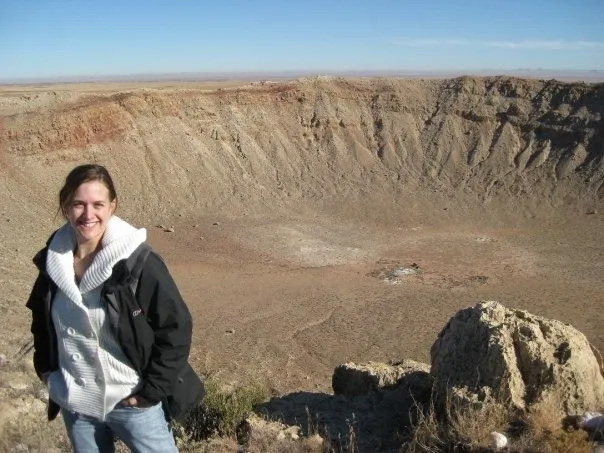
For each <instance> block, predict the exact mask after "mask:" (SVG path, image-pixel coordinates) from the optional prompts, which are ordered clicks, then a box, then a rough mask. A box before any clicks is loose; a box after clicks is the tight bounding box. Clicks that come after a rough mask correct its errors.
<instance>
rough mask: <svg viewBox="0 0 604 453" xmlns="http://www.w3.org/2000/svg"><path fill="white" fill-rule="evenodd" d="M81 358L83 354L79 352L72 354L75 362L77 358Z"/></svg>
mask: <svg viewBox="0 0 604 453" xmlns="http://www.w3.org/2000/svg"><path fill="white" fill-rule="evenodd" d="M81 358H82V356H81V355H80V354H79V353H78V352H76V353H75V354H71V360H73V361H74V362H75V361H76V360H80V359H81Z"/></svg>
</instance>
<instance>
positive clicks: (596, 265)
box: [149, 214, 604, 394]
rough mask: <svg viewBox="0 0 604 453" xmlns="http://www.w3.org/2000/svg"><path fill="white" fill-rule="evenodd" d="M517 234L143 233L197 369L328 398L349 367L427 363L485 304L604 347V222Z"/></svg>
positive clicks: (377, 228)
mask: <svg viewBox="0 0 604 453" xmlns="http://www.w3.org/2000/svg"><path fill="white" fill-rule="evenodd" d="M214 223H217V224H216V225H215V224H214ZM480 223H483V224H482V225H481V224H480ZM520 223H521V225H518V224H517V225H506V226H501V225H498V226H493V225H491V226H489V225H487V224H486V223H485V222H480V221H478V220H474V221H472V220H470V221H465V222H463V223H462V222H458V223H456V224H440V225H434V224H432V225H430V224H423V223H421V222H419V221H418V222H409V221H406V220H404V219H401V221H400V223H391V222H388V223H387V224H379V223H377V222H375V221H371V222H367V223H363V222H362V221H358V220H356V221H352V220H349V219H341V218H337V219H336V218H331V219H330V218H328V217H325V216H320V217H319V216H317V217H315V218H280V219H274V220H268V219H263V220H258V219H255V220H254V219H252V220H247V219H236V220H232V219H230V220H229V219H226V220H222V219H219V218H204V219H197V220H193V221H188V222H184V221H181V223H177V224H175V225H174V226H175V233H165V232H163V230H161V229H159V228H156V227H154V226H150V227H149V236H150V242H151V243H152V244H153V245H154V246H155V247H156V248H157V249H158V250H159V251H160V252H161V253H162V254H163V256H164V257H165V259H166V260H167V262H168V263H169V266H170V269H171V270H172V273H173V275H174V277H175V279H176V280H177V282H178V284H179V287H180V289H181V291H182V293H183V296H184V297H185V300H186V301H187V303H188V305H189V307H190V309H191V311H192V313H193V316H194V322H195V324H194V325H195V336H194V345H193V354H192V363H193V364H194V366H195V368H196V369H198V370H200V371H202V372H204V373H208V374H217V375H219V376H220V377H221V378H223V379H225V380H227V381H239V382H242V383H244V382H249V381H258V382H260V383H263V384H267V385H268V386H270V388H272V389H274V391H275V392H276V393H279V394H283V393H286V392H292V391H296V390H307V391H322V392H329V391H330V386H331V374H332V372H333V369H334V367H335V366H336V365H338V364H340V363H343V362H346V361H355V362H366V361H370V360H373V361H389V360H394V361H398V360H401V359H403V358H409V359H414V360H418V361H422V362H426V363H429V362H430V357H429V350H430V346H431V345H432V343H433V341H434V340H435V339H436V336H437V334H438V332H439V331H440V329H442V328H443V327H444V325H445V323H446V322H447V320H448V319H449V318H450V317H451V316H452V315H453V314H454V313H455V312H456V311H457V310H459V309H460V308H463V307H467V306H470V305H474V304H476V303H478V302H479V301H481V300H497V301H499V302H501V303H503V304H505V305H507V306H509V307H518V308H521V309H526V310H529V311H531V312H533V313H536V314H540V315H543V316H546V317H551V318H555V319H559V320H562V321H564V322H568V323H570V324H572V325H573V326H575V327H576V328H578V329H579V330H581V331H582V332H583V333H585V334H586V335H587V337H588V339H589V340H590V341H591V342H592V343H593V344H594V345H595V346H596V347H598V348H599V349H600V350H604V333H603V332H602V328H601V326H602V325H603V321H604V316H603V313H602V307H603V302H604V283H603V281H602V279H601V275H602V271H603V270H604V248H603V247H602V246H601V244H602V240H604V230H603V228H602V227H603V226H604V222H603V221H602V217H601V216H598V215H587V214H586V215H584V216H583V217H582V218H576V217H575V218H567V219H556V220H553V219H550V220H548V221H545V222H544V221H543V220H533V221H524V222H520ZM413 263H415V264H417V266H418V267H419V272H418V273H417V274H413V275H402V276H400V277H399V278H398V279H396V278H395V279H394V280H393V281H392V280H390V281H389V280H385V279H383V278H381V277H383V276H384V274H387V271H388V270H392V269H396V268H397V267H405V266H409V265H411V264H413ZM383 271H386V272H383Z"/></svg>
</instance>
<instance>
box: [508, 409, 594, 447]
mask: <svg viewBox="0 0 604 453" xmlns="http://www.w3.org/2000/svg"><path fill="white" fill-rule="evenodd" d="M523 418H524V420H523V422H524V424H525V426H526V431H525V432H524V433H523V434H522V436H521V437H520V438H519V439H518V440H517V441H516V442H514V444H515V446H516V447H517V448H518V449H519V450H521V451H522V450H524V451H538V452H544V453H550V452H551V453H554V452H577V453H583V452H585V453H588V452H592V451H593V446H592V445H591V442H589V439H588V436H587V434H586V433H585V432H584V431H583V430H581V429H579V430H570V431H568V430H565V429H564V428H563V419H564V413H563V412H562V411H561V409H560V407H559V405H558V404H556V403H555V401H553V399H546V400H543V401H540V402H539V403H537V404H535V405H534V406H532V407H531V408H530V410H529V411H527V412H526V413H525V414H524V417H523Z"/></svg>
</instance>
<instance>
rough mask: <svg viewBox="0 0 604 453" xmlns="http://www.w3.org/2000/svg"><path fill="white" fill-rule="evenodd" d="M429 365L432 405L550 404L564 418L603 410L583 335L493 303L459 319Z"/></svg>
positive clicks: (602, 383)
mask: <svg viewBox="0 0 604 453" xmlns="http://www.w3.org/2000/svg"><path fill="white" fill-rule="evenodd" d="M431 357H432V368H431V374H432V376H433V378H434V380H435V389H436V391H437V394H438V395H439V400H440V401H443V397H445V396H447V397H449V398H451V399H452V401H453V402H456V401H457V402H459V401H460V400H461V401H463V402H466V403H472V402H476V403H481V402H485V401H489V400H490V401H498V402H502V403H504V404H506V405H509V406H510V407H514V408H518V409H530V408H531V407H532V406H534V405H536V404H538V403H540V402H542V401H544V400H550V401H552V402H554V404H555V405H556V406H557V407H559V408H560V409H561V410H562V411H563V412H564V413H565V414H567V415H570V414H577V413H582V412H583V411H585V410H590V409H591V410H593V409H595V408H600V407H604V376H603V374H602V372H601V369H600V364H599V363H598V360H597V358H596V356H595V355H594V352H593V350H592V347H591V345H590V343H589V342H588V340H587V338H586V337H585V335H583V334H582V333H581V332H579V331H578V330H577V329H575V328H573V327H572V326H570V325H568V324H564V323H562V322H560V321H556V320H550V319H546V318H543V317H540V316H535V315H532V314H530V313H528V312H526V311H522V310H510V309H507V308H505V307H504V306H502V305H501V304H499V303H497V302H493V301H489V302H483V303H481V304H479V305H477V306H475V307H473V308H467V309H464V310H461V311H459V312H458V313H457V314H456V315H455V316H453V318H451V320H450V321H449V322H448V323H447V325H446V326H445V328H444V329H443V330H442V331H441V333H440V334H439V336H438V339H437V340H436V342H435V343H434V345H433V346H432V348H431Z"/></svg>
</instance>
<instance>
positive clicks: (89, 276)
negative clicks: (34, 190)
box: [27, 165, 203, 453]
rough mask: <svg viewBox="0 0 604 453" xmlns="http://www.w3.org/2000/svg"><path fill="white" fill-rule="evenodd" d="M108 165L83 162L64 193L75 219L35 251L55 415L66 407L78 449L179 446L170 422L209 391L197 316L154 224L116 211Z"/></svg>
mask: <svg viewBox="0 0 604 453" xmlns="http://www.w3.org/2000/svg"><path fill="white" fill-rule="evenodd" d="M116 207H117V194H116V192H115V187H114V185H113V181H112V179H111V176H110V175H109V173H108V172H107V170H106V169H105V168H104V167H102V166H100V165H82V166H79V167H76V168H74V169H73V170H72V171H71V172H70V173H69V175H68V176H67V178H66V180H65V185H64V186H63V188H62V189H61V191H60V193H59V208H60V210H61V212H62V214H63V216H64V218H65V219H66V221H67V222H66V223H65V225H63V226H62V227H61V228H59V229H58V230H57V231H56V232H55V233H53V235H52V236H51V237H50V239H49V240H48V242H47V246H46V247H45V248H44V249H42V250H41V251H40V252H39V253H38V254H37V255H36V256H35V258H34V263H35V264H36V266H37V267H38V269H39V270H40V273H39V275H38V278H37V279H36V282H35V284H34V288H33V290H32V293H31V295H30V297H29V300H28V302H27V307H28V308H29V309H31V310H32V329H31V330H32V333H33V335H34V366H35V369H36V372H37V373H38V376H39V377H40V378H41V379H42V380H43V381H44V382H45V383H46V384H47V386H48V393H49V407H48V418H49V420H52V419H54V418H55V417H56V415H57V413H58V412H59V410H60V411H61V413H62V415H63V419H64V421H65V426H66V428H67V433H68V435H69V439H70V440H71V443H72V446H73V449H74V451H76V452H84V451H86V452H88V451H101V452H113V451H114V443H113V439H114V436H117V437H119V438H120V439H122V441H123V442H124V443H126V445H127V446H128V447H129V448H130V449H131V450H132V451H140V452H154V451H156V452H162V453H164V452H171V451H177V450H176V447H175V444H174V439H173V436H172V434H171V432H170V429H169V426H168V420H170V419H171V418H180V417H181V416H182V415H183V414H184V413H185V412H187V411H188V410H189V409H191V408H193V406H195V405H196V404H197V403H198V402H199V400H200V398H201V397H202V395H203V385H202V383H201V381H200V380H199V378H198V377H197V376H196V375H195V372H194V371H193V370H192V368H191V367H190V366H189V364H188V362H187V358H188V355H189V350H190V345H191V331H192V324H191V316H190V314H189V311H188V310H187V307H186V306H185V303H184V302H183V300H182V298H181V296H180V293H179V292H178V289H177V288H176V285H175V283H174V281H173V280H172V277H171V276H170V273H169V272H168V270H167V268H166V266H165V265H164V263H163V261H162V260H161V258H160V257H159V256H158V255H157V254H156V253H154V252H153V251H151V250H150V248H149V246H148V245H146V243H145V240H146V236H147V233H146V230H145V229H143V228H141V229H136V228H134V227H133V226H131V225H129V224H128V223H126V222H125V221H123V220H122V219H120V218H119V217H117V216H115V215H114V212H115V210H116Z"/></svg>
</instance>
